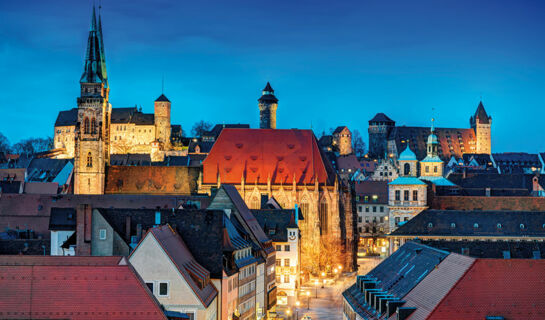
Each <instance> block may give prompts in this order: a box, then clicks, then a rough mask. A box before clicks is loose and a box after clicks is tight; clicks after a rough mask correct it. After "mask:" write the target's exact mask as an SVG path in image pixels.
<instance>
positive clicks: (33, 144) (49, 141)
mask: <svg viewBox="0 0 545 320" xmlns="http://www.w3.org/2000/svg"><path fill="white" fill-rule="evenodd" d="M52 147H53V138H51V137H47V138H29V139H25V140H21V141H19V142H17V143H16V144H14V145H13V147H12V151H13V152H14V153H24V154H29V155H31V154H36V153H39V152H43V151H48V150H50V149H51V148H52Z"/></svg>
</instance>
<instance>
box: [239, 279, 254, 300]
mask: <svg viewBox="0 0 545 320" xmlns="http://www.w3.org/2000/svg"><path fill="white" fill-rule="evenodd" d="M253 291H255V281H250V282H248V283H247V284H245V285H243V286H242V287H240V288H239V289H238V297H239V298H240V297H243V296H245V295H247V294H248V293H250V292H253Z"/></svg>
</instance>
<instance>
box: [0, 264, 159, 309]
mask: <svg viewBox="0 0 545 320" xmlns="http://www.w3.org/2000/svg"><path fill="white" fill-rule="evenodd" d="M25 258H26V257H25ZM70 258H71V257H70ZM12 259H18V257H14V256H12ZM55 259H58V260H59V261H60V262H59V265H53V264H51V265H39V262H37V263H38V264H34V265H33V264H31V263H29V261H28V260H27V261H26V262H27V263H29V264H27V265H18V266H13V265H7V266H6V265H0V318H2V319H30V318H32V319H38V318H39V319H63V318H66V319H166V317H165V315H164V314H163V312H162V310H161V306H160V305H159V303H158V302H157V300H155V298H154V297H153V295H152V294H151V293H150V292H149V290H148V289H147V288H146V286H145V284H144V283H143V282H142V280H141V279H140V278H139V277H138V276H137V275H136V273H135V272H134V270H133V268H132V267H131V266H129V265H102V266H100V265H99V266H97V265H90V266H87V265H71V266H66V265H62V264H63V262H62V261H63V260H65V259H66V257H62V256H59V257H55Z"/></svg>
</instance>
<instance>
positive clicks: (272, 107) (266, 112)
mask: <svg viewBox="0 0 545 320" xmlns="http://www.w3.org/2000/svg"><path fill="white" fill-rule="evenodd" d="M262 93H263V94H262V95H261V98H259V99H258V100H257V101H258V102H259V104H258V106H259V128H261V129H276V109H277V108H278V99H276V97H275V96H274V90H273V88H272V87H271V84H270V83H268V82H267V85H266V86H265V89H263V92H262Z"/></svg>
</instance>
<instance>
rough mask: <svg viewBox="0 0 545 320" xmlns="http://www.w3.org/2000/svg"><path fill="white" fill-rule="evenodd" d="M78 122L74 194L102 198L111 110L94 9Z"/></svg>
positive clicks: (102, 48)
mask: <svg viewBox="0 0 545 320" xmlns="http://www.w3.org/2000/svg"><path fill="white" fill-rule="evenodd" d="M80 87H81V91H80V97H79V98H78V120H77V124H76V143H75V145H76V146H75V159H74V193H75V194H103V193H104V183H105V171H106V165H107V164H109V161H110V154H109V135H110V114H111V106H110V104H109V102H108V94H109V90H110V89H109V87H108V77H107V74H106V59H105V55H104V45H103V40H102V22H101V18H100V15H99V18H98V25H97V20H96V14H95V9H94V8H93V16H92V18H91V29H90V30H89V38H88V40H87V51H86V54H85V65H84V69H83V74H82V76H81V79H80Z"/></svg>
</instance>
